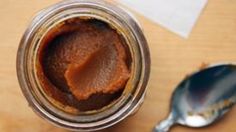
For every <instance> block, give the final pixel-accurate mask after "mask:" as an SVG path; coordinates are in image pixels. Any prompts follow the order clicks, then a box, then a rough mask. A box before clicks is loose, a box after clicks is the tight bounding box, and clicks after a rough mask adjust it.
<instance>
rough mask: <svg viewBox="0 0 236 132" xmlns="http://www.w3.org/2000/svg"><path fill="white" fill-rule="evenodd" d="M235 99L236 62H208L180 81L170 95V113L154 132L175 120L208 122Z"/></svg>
mask: <svg viewBox="0 0 236 132" xmlns="http://www.w3.org/2000/svg"><path fill="white" fill-rule="evenodd" d="M235 102H236V65H233V64H223V65H215V66H210V67H208V68H206V69H204V70H201V71H199V72H197V73H194V74H192V75H191V76H188V77H186V79H184V80H183V81H182V82H181V83H180V84H179V86H178V87H177V88H176V90H175V92H174V93H173V96H172V101H171V107H172V109H171V113H170V115H169V117H168V118H167V119H166V120H164V121H162V122H161V123H160V124H158V125H157V126H156V127H155V128H154V132H167V131H168V130H169V129H170V127H171V126H173V125H174V124H181V125H185V126H189V127H203V126H207V125H209V124H212V123H213V122H214V121H216V120H217V119H219V118H220V117H222V116H223V115H224V114H225V113H226V112H228V111H229V110H230V108H231V107H232V106H233V105H234V104H235Z"/></svg>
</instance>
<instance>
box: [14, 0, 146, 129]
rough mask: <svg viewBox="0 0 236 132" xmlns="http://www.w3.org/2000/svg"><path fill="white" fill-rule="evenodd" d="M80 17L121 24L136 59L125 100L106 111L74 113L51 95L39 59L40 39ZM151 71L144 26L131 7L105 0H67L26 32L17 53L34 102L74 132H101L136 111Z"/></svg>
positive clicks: (41, 15) (38, 17)
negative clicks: (45, 88)
mask: <svg viewBox="0 0 236 132" xmlns="http://www.w3.org/2000/svg"><path fill="white" fill-rule="evenodd" d="M79 17H90V18H95V19H98V20H101V21H103V22H106V23H108V24H109V25H111V26H112V27H113V28H115V29H116V30H117V31H118V32H119V33H120V34H121V35H122V36H123V37H124V38H125V41H126V44H127V45H126V46H127V47H128V50H129V52H130V54H131V58H132V63H131V77H130V79H129V81H128V82H127V84H126V87H125V89H124V91H123V93H122V95H121V97H120V98H119V99H117V100H116V101H115V102H114V103H112V104H110V105H109V106H107V107H105V108H103V109H100V110H96V111H86V112H79V113H76V112H75V113H73V111H71V109H67V108H66V107H65V106H62V105H60V104H56V103H53V99H51V98H50V97H48V96H47V95H46V94H45V92H44V91H43V89H42V86H41V84H40V83H39V80H38V77H37V68H36V65H37V61H36V59H37V57H38V56H37V55H38V49H39V46H40V42H41V40H42V39H43V37H44V36H45V34H47V32H48V31H49V30H50V29H52V28H53V27H54V26H55V25H57V24H58V23H60V22H63V21H65V20H68V19H71V18H79ZM149 73H150V55H149V50H148V45H147V41H146V39H145V37H144V35H143V32H142V30H141V29H140V26H139V24H138V23H137V21H136V20H135V19H134V17H132V16H131V15H130V13H128V12H127V11H125V10H123V9H121V8H119V7H117V6H115V5H113V4H111V3H108V2H104V1H97V0H96V1H94V0H67V1H63V2H60V3H57V4H55V5H52V6H51V7H48V8H46V9H43V10H42V11H40V12H39V13H38V14H37V15H36V16H35V17H34V19H33V20H32V22H31V24H30V25H29V26H28V28H27V30H26V31H25V33H24V36H23V38H22V40H21V42H20V45H19V49H18V54H17V75H18V80H19V83H20V86H21V89H22V92H23V94H24V95H25V97H26V99H27V101H28V103H29V105H30V106H31V107H32V109H33V110H34V111H35V112H36V113H37V114H38V115H39V116H41V117H42V118H44V119H46V120H48V121H49V122H51V123H53V124H55V125H57V126H60V127H63V128H66V129H69V130H73V131H94V130H101V129H104V128H107V127H110V126H112V125H114V124H116V123H118V122H120V121H121V120H123V119H125V118H126V117H127V116H129V115H130V114H132V113H134V112H135V110H137V109H138V108H139V106H140V105H141V104H142V102H143V100H144V96H145V91H146V85H147V82H148V79H149Z"/></svg>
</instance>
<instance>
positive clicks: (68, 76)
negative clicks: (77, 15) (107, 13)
mask: <svg viewBox="0 0 236 132" xmlns="http://www.w3.org/2000/svg"><path fill="white" fill-rule="evenodd" d="M124 44H125V43H124V41H123V38H122V37H121V35H119V34H118V33H117V31H115V30H114V29H112V28H111V27H110V26H109V25H108V24H106V23H104V22H101V21H99V20H96V19H71V20H68V21H65V22H64V23H62V24H60V25H58V26H57V27H56V28H54V29H52V30H51V31H49V33H48V34H47V35H46V36H45V38H44V39H43V41H42V43H41V47H40V50H39V66H38V76H39V80H40V82H41V84H42V85H43V89H44V91H45V92H46V94H48V95H49V96H51V97H52V98H54V99H55V100H57V101H59V102H61V103H62V104H64V105H68V106H72V107H75V108H77V109H79V110H80V111H87V110H95V109H100V108H102V107H104V106H106V105H108V104H110V103H111V102H112V101H114V100H115V99H117V98H118V97H120V96H121V94H122V91H123V89H124V87H125V85H126V82H127V80H128V79H129V76H130V71H129V66H128V63H127V60H129V59H128V58H129V55H128V53H127V52H126V49H125V47H124Z"/></svg>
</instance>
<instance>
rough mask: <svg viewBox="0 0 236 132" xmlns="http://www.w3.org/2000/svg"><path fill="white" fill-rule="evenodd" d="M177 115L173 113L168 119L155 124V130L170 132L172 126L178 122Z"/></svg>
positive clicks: (154, 131)
mask: <svg viewBox="0 0 236 132" xmlns="http://www.w3.org/2000/svg"><path fill="white" fill-rule="evenodd" d="M176 121H177V119H176V116H174V115H173V113H171V114H170V115H169V117H168V118H167V119H166V120H163V121H161V122H160V123H159V124H158V125H156V126H155V128H154V130H153V132H168V131H169V129H170V127H171V126H173V125H174V124H175V123H176Z"/></svg>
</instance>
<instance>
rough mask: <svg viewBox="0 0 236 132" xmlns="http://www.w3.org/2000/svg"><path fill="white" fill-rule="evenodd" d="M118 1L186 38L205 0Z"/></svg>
mask: <svg viewBox="0 0 236 132" xmlns="http://www.w3.org/2000/svg"><path fill="white" fill-rule="evenodd" d="M119 2H121V3H123V4H124V5H126V6H128V7H130V8H132V9H134V10H136V11H137V12H139V13H140V14H142V15H144V16H146V17H147V18H149V19H151V20H153V21H154V22H157V23H158V24H160V25H161V26H163V27H165V28H167V29H169V30H170V31H172V32H174V33H177V34H179V35H180V36H182V37H184V38H187V37H188V36H189V34H190V32H191V30H192V28H193V26H194V25H195V23H196V21H197V19H198V17H199V15H200V13H201V11H202V9H203V8H204V7H205V5H206V3H207V0H119Z"/></svg>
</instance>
